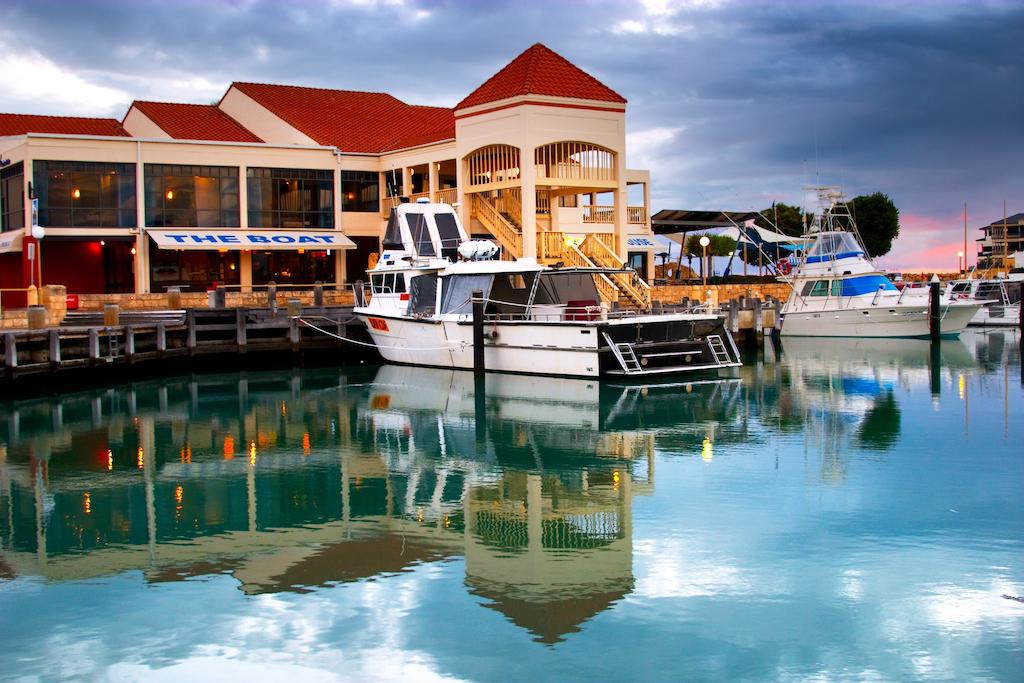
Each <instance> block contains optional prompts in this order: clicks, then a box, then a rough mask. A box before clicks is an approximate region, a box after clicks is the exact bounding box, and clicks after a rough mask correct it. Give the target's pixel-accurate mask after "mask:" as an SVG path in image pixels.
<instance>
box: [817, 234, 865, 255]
mask: <svg viewBox="0 0 1024 683" xmlns="http://www.w3.org/2000/svg"><path fill="white" fill-rule="evenodd" d="M863 252H864V250H863V249H861V248H860V245H859V244H857V238H856V237H854V236H853V233H850V232H825V233H822V234H821V235H819V236H818V239H817V241H815V243H814V245H813V246H812V247H811V250H810V251H809V252H807V255H808V256H810V257H818V258H819V259H821V258H827V257H832V258H839V257H842V256H853V255H855V254H861V253H863Z"/></svg>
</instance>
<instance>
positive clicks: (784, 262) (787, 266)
mask: <svg viewBox="0 0 1024 683" xmlns="http://www.w3.org/2000/svg"><path fill="white" fill-rule="evenodd" d="M776 267H777V268H778V269H779V272H780V273H782V274H783V275H789V271H791V270H792V269H793V264H792V263H790V262H789V259H788V258H784V259H780V260H779V262H778V263H777V264H776Z"/></svg>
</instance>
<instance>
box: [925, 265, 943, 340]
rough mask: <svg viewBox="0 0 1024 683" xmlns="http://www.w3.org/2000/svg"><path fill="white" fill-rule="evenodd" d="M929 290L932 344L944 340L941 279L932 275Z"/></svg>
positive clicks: (929, 328)
mask: <svg viewBox="0 0 1024 683" xmlns="http://www.w3.org/2000/svg"><path fill="white" fill-rule="evenodd" d="M928 289H929V292H928V298H929V301H928V331H929V332H931V340H932V342H938V341H939V340H940V339H941V338H942V316H941V315H940V312H939V277H938V276H937V275H932V280H931V282H929V283H928Z"/></svg>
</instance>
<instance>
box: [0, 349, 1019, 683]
mask: <svg viewBox="0 0 1024 683" xmlns="http://www.w3.org/2000/svg"><path fill="white" fill-rule="evenodd" d="M1022 382H1024V375H1022V371H1021V349H1020V342H1019V336H1017V335H1016V334H1015V333H1013V332H995V333H989V334H981V333H974V332H971V333H968V334H965V335H964V337H963V339H962V340H959V341H946V342H943V344H942V345H941V349H940V353H939V354H938V357H936V356H935V355H934V353H933V351H932V350H931V349H930V347H929V344H928V343H927V342H923V341H859V342H857V341H846V342H844V341H836V340H794V341H787V342H784V344H783V349H782V353H781V355H779V354H775V353H772V352H770V351H769V352H766V354H765V357H763V358H761V357H759V358H756V359H750V360H749V362H748V364H747V366H746V367H744V368H742V369H741V370H740V371H738V372H736V373H735V374H734V375H732V376H731V377H728V378H724V379H721V380H717V381H710V380H708V381H692V382H688V383H686V382H680V383H674V384H662V385H650V386H642V385H634V384H616V383H597V382H591V381H581V380H551V379H537V378H523V377H512V376H488V378H487V394H486V398H485V399H484V400H483V401H480V400H477V399H476V398H475V396H474V384H473V378H472V376H471V375H467V374H464V373H452V372H446V371H438V370H424V369H414V368H398V367H387V366H385V367H372V368H358V369H352V368H345V369H340V370H339V369H327V370H324V369H317V370H301V371H299V370H296V371H266V372H254V371H250V372H247V373H235V374H219V375H193V376H185V377H175V378H168V379H162V380H157V381H146V382H136V383H134V384H127V385H122V386H115V387H111V388H103V389H98V390H96V391H93V392H84V393H77V394H67V395H64V396H62V397H53V398H45V399H33V400H26V401H18V402H10V401H9V402H7V403H4V404H2V407H0V415H2V416H3V418H4V419H0V678H3V679H15V680H17V679H26V680H33V679H49V680H53V679H68V678H72V679H88V680H175V681H178V680H235V679H241V678H243V677H244V678H246V679H249V680H281V679H285V678H287V677H293V679H294V680H302V681H320V680H339V679H341V680H350V679H369V680H380V679H389V680H390V679H405V680H432V679H459V680H477V681H494V680H554V679H563V678H569V679H590V680H624V679H635V680H672V681H677V680H702V679H716V680H808V679H810V680H850V679H856V680H862V679H870V680H912V679H986V680H1006V681H1009V680H1021V676H1022V673H1021V672H1022V671H1024V603H1022V602H1018V601H1016V600H1012V599H1009V598H1007V597H1004V596H1010V597H1013V596H1024V420H1022V415H1024V390H1022Z"/></svg>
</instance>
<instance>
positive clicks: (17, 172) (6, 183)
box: [0, 162, 25, 231]
mask: <svg viewBox="0 0 1024 683" xmlns="http://www.w3.org/2000/svg"><path fill="white" fill-rule="evenodd" d="M0 208H2V209H3V214H2V215H0V221H2V226H3V230H4V231H7V230H14V229H16V228H24V227H25V167H24V166H23V165H22V163H21V162H18V163H16V164H12V165H11V166H8V167H7V168H5V169H2V170H0Z"/></svg>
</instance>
